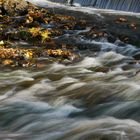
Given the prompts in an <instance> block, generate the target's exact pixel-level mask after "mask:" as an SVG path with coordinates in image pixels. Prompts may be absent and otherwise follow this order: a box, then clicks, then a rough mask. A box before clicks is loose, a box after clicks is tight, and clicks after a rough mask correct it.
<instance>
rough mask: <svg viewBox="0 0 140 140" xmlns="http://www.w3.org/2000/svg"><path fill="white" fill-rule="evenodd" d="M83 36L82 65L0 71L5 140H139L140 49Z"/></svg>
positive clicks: (1, 121) (1, 131)
mask: <svg viewBox="0 0 140 140" xmlns="http://www.w3.org/2000/svg"><path fill="white" fill-rule="evenodd" d="M81 32H82V31H81ZM78 33H80V32H77V31H73V33H72V34H69V33H67V34H66V35H64V36H63V37H59V38H56V40H57V41H60V42H61V41H62V39H63V41H65V40H66V41H68V39H70V38H71V39H72V40H74V41H75V42H76V43H78V44H80V43H81V45H80V46H79V47H78V48H76V52H77V53H78V54H79V55H80V56H81V59H80V60H79V61H78V62H71V63H67V60H66V62H64V63H57V62H52V63H48V64H46V66H45V67H44V68H15V69H13V68H3V69H0V139H1V140H140V117H139V116H140V62H139V60H138V61H136V60H135V59H134V57H133V56H134V55H136V54H139V53H140V49H139V48H138V46H134V45H132V44H126V43H122V42H121V41H120V40H116V41H115V42H114V43H110V42H108V41H107V40H106V38H100V39H99V40H94V39H93V40H89V39H87V38H83V37H82V36H81V35H78ZM75 34H76V36H75ZM77 35H78V37H77ZM70 42H72V41H71V40H70ZM42 59H43V58H42Z"/></svg>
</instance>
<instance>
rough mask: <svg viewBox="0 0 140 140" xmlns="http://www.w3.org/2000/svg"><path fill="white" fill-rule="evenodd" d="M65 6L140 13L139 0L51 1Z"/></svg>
mask: <svg viewBox="0 0 140 140" xmlns="http://www.w3.org/2000/svg"><path fill="white" fill-rule="evenodd" d="M50 1H52V2H59V3H64V4H67V3H69V4H72V5H80V6H89V7H95V8H99V9H113V10H122V11H131V12H140V1H139V0H50Z"/></svg>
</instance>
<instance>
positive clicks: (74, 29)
mask: <svg viewBox="0 0 140 140" xmlns="http://www.w3.org/2000/svg"><path fill="white" fill-rule="evenodd" d="M0 4H1V5H0V7H1V15H0V23H1V25H0V58H1V60H0V63H1V66H3V65H4V66H12V67H17V66H18V67H19V66H22V67H30V66H31V67H32V66H33V67H34V66H41V67H42V66H45V65H46V63H48V61H47V62H46V63H44V60H43V64H42V63H41V65H40V61H38V59H39V58H40V57H44V58H48V59H49V60H50V61H52V58H55V60H53V61H56V62H63V61H65V60H68V61H69V62H70V63H71V62H72V61H77V60H78V59H81V53H80V50H81V49H82V50H83V49H87V48H88V49H91V48H92V50H94V51H95V52H99V51H100V50H101V47H100V46H99V45H94V47H93V44H90V43H81V42H80V41H79V42H77V38H81V37H82V38H83V39H86V40H94V41H97V42H98V41H105V40H106V41H107V42H110V43H115V42H116V41H119V42H120V43H121V44H125V43H129V44H133V45H136V46H137V47H140V42H139V35H140V33H139V28H140V26H139V25H140V24H139V22H138V19H137V18H136V20H135V19H133V18H130V17H129V16H127V17H124V16H111V15H109V16H108V17H107V16H106V15H105V14H104V18H102V17H99V16H98V15H95V14H93V15H87V16H85V15H84V13H81V12H74V11H73V12H71V13H70V12H65V10H64V9H59V8H56V9H55V13H54V11H52V9H49V8H48V9H49V10H47V9H45V8H39V7H36V6H34V5H32V4H29V3H27V2H25V1H24V0H22V1H19V0H12V1H11V0H7V1H5V0H1V1H0ZM80 14H81V15H80ZM79 17H80V18H79ZM88 17H89V18H88ZM91 17H92V18H91ZM68 34H69V35H68ZM67 35H68V36H67ZM74 38H75V39H74ZM135 56H136V57H135ZM134 58H136V59H138V60H139V58H140V54H136V55H134Z"/></svg>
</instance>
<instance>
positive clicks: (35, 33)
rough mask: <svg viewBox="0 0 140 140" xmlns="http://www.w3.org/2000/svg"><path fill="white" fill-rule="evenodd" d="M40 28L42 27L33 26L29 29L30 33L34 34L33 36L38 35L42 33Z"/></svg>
mask: <svg viewBox="0 0 140 140" xmlns="http://www.w3.org/2000/svg"><path fill="white" fill-rule="evenodd" d="M40 30H41V29H40V28H39V27H36V28H35V27H32V28H30V29H29V30H28V31H29V33H31V34H32V36H33V37H36V36H38V35H39V34H40Z"/></svg>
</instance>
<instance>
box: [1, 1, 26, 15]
mask: <svg viewBox="0 0 140 140" xmlns="http://www.w3.org/2000/svg"><path fill="white" fill-rule="evenodd" d="M27 9H28V3H27V2H26V1H24V0H0V11H1V12H2V14H8V15H24V14H26V13H27Z"/></svg>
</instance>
